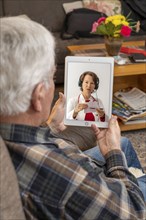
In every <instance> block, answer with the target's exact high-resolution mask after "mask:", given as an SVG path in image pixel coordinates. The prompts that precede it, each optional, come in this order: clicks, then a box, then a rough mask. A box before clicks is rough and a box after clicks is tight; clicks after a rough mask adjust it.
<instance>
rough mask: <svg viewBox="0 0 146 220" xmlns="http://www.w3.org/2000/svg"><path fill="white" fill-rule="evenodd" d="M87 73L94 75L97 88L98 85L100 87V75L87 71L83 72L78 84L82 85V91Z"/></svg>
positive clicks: (96, 87)
mask: <svg viewBox="0 0 146 220" xmlns="http://www.w3.org/2000/svg"><path fill="white" fill-rule="evenodd" d="M86 75H89V76H92V78H93V81H94V83H95V89H96V90H97V89H98V87H99V78H98V76H97V75H96V74H95V73H94V72H91V71H86V72H84V73H82V74H81V75H80V78H79V82H78V86H79V87H81V91H83V89H82V83H83V81H84V78H85V76H86Z"/></svg>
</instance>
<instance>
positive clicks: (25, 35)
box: [0, 16, 55, 115]
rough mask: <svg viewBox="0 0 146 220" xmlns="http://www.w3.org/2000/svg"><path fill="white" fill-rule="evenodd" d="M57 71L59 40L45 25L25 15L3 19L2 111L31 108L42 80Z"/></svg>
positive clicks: (0, 27) (0, 59) (0, 29)
mask: <svg viewBox="0 0 146 220" xmlns="http://www.w3.org/2000/svg"><path fill="white" fill-rule="evenodd" d="M54 70H55V41H54V37H53V35H52V34H51V33H50V32H49V31H48V30H47V29H46V28H45V27H43V26H42V25H40V24H38V23H36V22H34V21H32V20H30V19H26V18H24V17H19V16H16V17H3V18H0V96H1V97H0V114H1V115H16V114H18V113H21V112H25V111H27V110H28V108H29V106H30V101H31V96H32V92H33V90H34V88H35V86H36V85H37V84H38V83H40V82H45V85H46V86H49V81H50V80H49V79H52V78H53V75H54Z"/></svg>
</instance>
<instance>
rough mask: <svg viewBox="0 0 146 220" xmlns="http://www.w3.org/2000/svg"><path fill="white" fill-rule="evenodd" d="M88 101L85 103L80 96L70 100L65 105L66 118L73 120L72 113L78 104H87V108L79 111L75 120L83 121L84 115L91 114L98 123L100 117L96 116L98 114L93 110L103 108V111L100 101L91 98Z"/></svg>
mask: <svg viewBox="0 0 146 220" xmlns="http://www.w3.org/2000/svg"><path fill="white" fill-rule="evenodd" d="M88 100H89V102H86V101H85V99H84V97H83V95H82V94H80V95H79V96H77V97H73V98H71V99H70V100H69V101H68V103H67V118H68V119H73V112H74V109H75V107H76V105H77V104H78V103H86V104H88V108H86V109H84V110H82V111H80V112H79V113H78V115H77V117H76V120H85V115H86V113H87V112H92V113H93V115H94V118H95V121H100V117H99V116H98V113H97V112H96V110H95V108H103V110H104V107H103V104H102V101H101V100H100V99H98V100H97V99H95V98H94V97H93V96H91V97H90V98H89V99H88Z"/></svg>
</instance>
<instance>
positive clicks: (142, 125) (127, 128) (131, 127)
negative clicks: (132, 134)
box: [119, 122, 146, 131]
mask: <svg viewBox="0 0 146 220" xmlns="http://www.w3.org/2000/svg"><path fill="white" fill-rule="evenodd" d="M119 125H120V128H121V131H131V130H138V129H146V122H145V123H135V124H127V125H125V124H123V123H122V122H119Z"/></svg>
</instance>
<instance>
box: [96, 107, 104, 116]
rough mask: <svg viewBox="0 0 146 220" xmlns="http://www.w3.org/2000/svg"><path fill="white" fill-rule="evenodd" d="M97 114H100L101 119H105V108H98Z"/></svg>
mask: <svg viewBox="0 0 146 220" xmlns="http://www.w3.org/2000/svg"><path fill="white" fill-rule="evenodd" d="M96 112H97V113H98V115H99V117H103V116H104V115H105V113H104V109H103V108H97V109H96Z"/></svg>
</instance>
